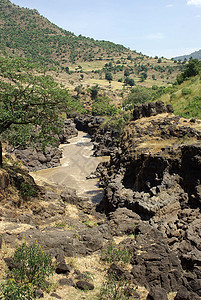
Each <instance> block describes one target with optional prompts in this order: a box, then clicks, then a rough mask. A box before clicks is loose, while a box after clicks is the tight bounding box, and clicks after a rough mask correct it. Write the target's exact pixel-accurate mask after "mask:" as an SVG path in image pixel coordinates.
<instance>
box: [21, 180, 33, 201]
mask: <svg viewBox="0 0 201 300" xmlns="http://www.w3.org/2000/svg"><path fill="white" fill-rule="evenodd" d="M20 194H21V195H22V198H23V199H25V200H28V199H29V198H30V197H35V196H36V189H35V187H34V186H32V185H31V184H30V183H29V182H22V183H21V185H20Z"/></svg>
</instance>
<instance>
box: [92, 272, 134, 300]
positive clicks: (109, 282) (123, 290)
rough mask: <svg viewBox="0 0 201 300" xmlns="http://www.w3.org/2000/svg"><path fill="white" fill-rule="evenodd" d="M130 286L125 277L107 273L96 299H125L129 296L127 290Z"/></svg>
mask: <svg viewBox="0 0 201 300" xmlns="http://www.w3.org/2000/svg"><path fill="white" fill-rule="evenodd" d="M129 288H130V283H129V281H128V280H127V279H126V278H125V277H123V276H122V277H120V278H118V279H117V278H116V275H115V274H114V273H108V274H107V277H106V280H105V282H104V283H103V285H102V287H101V290H100V293H99V295H98V297H97V299H98V300H120V299H121V300H126V299H129V298H130V295H128V294H127V290H128V289H129Z"/></svg>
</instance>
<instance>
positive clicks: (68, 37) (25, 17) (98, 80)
mask: <svg viewBox="0 0 201 300" xmlns="http://www.w3.org/2000/svg"><path fill="white" fill-rule="evenodd" d="M0 34H1V37H2V38H1V42H0V53H2V54H3V55H6V54H10V55H15V56H26V57H29V58H31V60H33V61H36V62H40V63H42V64H45V65H48V66H51V67H52V66H53V67H54V70H55V71H57V72H58V74H57V76H58V78H57V79H58V80H59V81H61V82H63V83H64V84H65V85H66V86H67V87H68V88H70V89H74V88H75V86H77V85H79V84H82V85H84V86H86V87H87V86H91V85H94V84H98V85H100V86H101V87H102V88H106V89H108V88H109V87H110V89H112V90H122V88H123V87H124V86H125V85H128V86H129V85H130V84H131V85H132V84H133V82H132V81H130V84H129V83H128V82H129V81H128V79H132V80H134V82H135V83H137V84H141V85H144V86H149V87H151V86H152V85H153V84H157V85H167V84H169V83H172V82H174V81H175V78H176V75H177V74H178V72H180V71H181V70H182V68H183V64H181V63H177V62H174V61H173V60H167V59H165V58H158V57H155V58H152V57H148V56H146V55H143V54H142V53H137V52H136V51H131V50H129V49H127V48H126V47H124V46H122V45H118V44H114V43H112V42H108V41H97V40H94V39H92V38H86V37H84V36H82V35H79V36H76V35H74V34H73V33H72V32H69V31H66V30H64V29H62V28H59V27H58V26H56V25H55V24H53V23H51V22H50V21H49V20H47V19H46V18H44V17H43V16H41V15H40V14H39V12H38V11H37V10H35V9H33V10H31V9H27V8H21V7H19V6H17V5H14V4H12V3H11V2H10V1H8V0H1V1H0ZM61 71H62V73H61ZM106 73H111V74H112V80H111V84H110V85H109V84H108V81H110V80H108V79H107V78H106ZM126 78H127V79H126ZM125 80H127V82H126V83H125ZM156 80H157V83H156Z"/></svg>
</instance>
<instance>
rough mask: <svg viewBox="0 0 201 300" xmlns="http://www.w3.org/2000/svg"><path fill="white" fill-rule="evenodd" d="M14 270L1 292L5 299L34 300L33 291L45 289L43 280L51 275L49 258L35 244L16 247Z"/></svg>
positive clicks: (51, 265) (50, 260)
mask: <svg viewBox="0 0 201 300" xmlns="http://www.w3.org/2000/svg"><path fill="white" fill-rule="evenodd" d="M13 262H14V265H15V268H14V269H13V270H12V271H11V273H10V274H9V278H8V279H7V281H6V282H5V283H4V284H2V286H1V290H2V293H3V295H4V298H5V299H6V300H7V299H9V300H10V299H13V300H15V299H16V300H17V299H27V300H29V299H34V290H35V289H37V288H44V287H45V280H46V278H47V277H49V276H50V275H51V274H53V264H52V259H51V256H50V255H48V254H46V253H45V252H44V251H43V249H42V248H41V247H40V246H38V244H37V243H35V244H33V245H31V246H28V245H27V244H26V243H25V242H24V243H22V244H21V245H20V246H18V247H17V248H16V250H15V252H14V255H13Z"/></svg>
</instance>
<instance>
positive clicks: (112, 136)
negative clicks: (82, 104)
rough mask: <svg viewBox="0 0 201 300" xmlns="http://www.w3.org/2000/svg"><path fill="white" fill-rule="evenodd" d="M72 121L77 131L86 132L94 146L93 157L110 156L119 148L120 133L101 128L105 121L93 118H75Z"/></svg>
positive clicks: (87, 116)
mask: <svg viewBox="0 0 201 300" xmlns="http://www.w3.org/2000/svg"><path fill="white" fill-rule="evenodd" d="M73 121H74V122H75V124H76V128H77V129H78V130H81V131H84V132H87V133H89V134H90V136H91V140H92V142H93V145H94V155H95V156H104V155H110V154H111V153H112V152H113V151H115V149H117V148H118V146H119V141H118V140H119V138H120V131H119V130H116V129H113V128H111V127H110V126H104V127H103V126H101V124H103V123H104V121H105V119H104V118H102V117H98V116H97V117H94V116H89V115H85V116H76V117H75V118H74V119H73Z"/></svg>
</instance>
